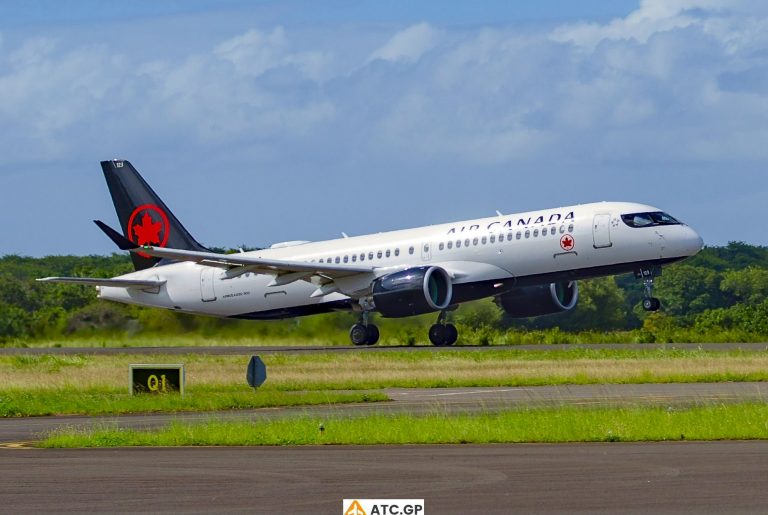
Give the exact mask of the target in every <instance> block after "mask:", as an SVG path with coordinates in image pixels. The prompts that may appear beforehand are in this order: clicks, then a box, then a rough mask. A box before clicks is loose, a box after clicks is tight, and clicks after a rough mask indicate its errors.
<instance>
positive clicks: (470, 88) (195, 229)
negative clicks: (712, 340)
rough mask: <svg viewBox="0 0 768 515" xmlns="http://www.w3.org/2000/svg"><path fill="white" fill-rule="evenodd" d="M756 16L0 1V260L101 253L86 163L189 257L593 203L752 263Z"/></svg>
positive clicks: (94, 178) (767, 38)
mask: <svg viewBox="0 0 768 515" xmlns="http://www.w3.org/2000/svg"><path fill="white" fill-rule="evenodd" d="M767 122H768V5H767V4H765V3H764V2H759V1H755V0H729V1H726V0H644V1H642V2H637V1H602V2H598V1H583V2H571V1H554V0H551V1H537V2H534V1H530V2H508V1H500V0H491V1H487V2H437V1H426V2H410V1H409V2H406V1H399V0H398V1H392V2H374V1H352V0H332V1H327V2H316V1H301V0H295V1H290V0H288V1H281V2H276V1H262V2H246V1H235V0H231V1H226V0H225V1H219V2H213V1H206V0H188V1H180V0H179V1H171V0H168V1H148V0H145V1H134V2H121V3H118V2H97V1H79V2H76V1H28V2H2V3H0V126H1V127H2V128H3V137H2V138H0V195H1V196H0V217H2V219H3V220H6V221H7V222H8V223H6V224H4V228H3V229H2V230H0V255H2V254H10V253H17V254H24V255H46V254H60V253H74V254H89V253H100V254H103V253H109V252H111V251H112V250H113V249H112V247H111V243H110V242H109V241H108V240H107V239H106V238H104V237H103V235H102V234H101V233H100V231H98V229H97V228H96V227H95V226H93V224H92V223H91V220H93V219H94V218H100V219H103V220H105V221H107V222H108V223H112V224H113V225H117V224H116V215H115V214H114V210H113V208H112V205H111V202H110V200H109V194H108V192H107V189H106V185H105V184H104V180H103V177H102V176H101V171H100V168H99V164H98V162H99V161H100V160H102V159H109V158H114V157H120V158H127V159H130V160H131V161H132V162H133V164H134V165H135V166H136V167H137V168H138V169H139V170H140V171H141V172H142V173H143V175H144V176H145V178H146V179H147V180H148V181H149V182H150V184H152V185H153V187H154V188H155V190H156V191H158V193H160V194H161V196H162V197H163V198H164V199H165V200H166V203H167V204H168V205H169V206H170V207H171V208H172V209H173V211H174V212H175V214H176V215H177V216H178V217H179V218H180V219H181V220H182V221H183V222H184V224H185V225H186V226H187V228H188V229H189V230H190V231H191V232H192V233H193V234H194V235H195V236H196V237H197V238H198V239H199V240H201V241H202V242H203V243H205V244H209V245H220V246H236V245H239V244H247V245H266V244H269V243H273V242H277V241H284V240H295V239H309V240H318V239H326V238H333V237H336V236H338V235H339V234H340V232H341V231H345V232H347V233H348V234H363V233H369V232H377V231H383V230H390V229H398V228H407V227H414V226H418V225H426V224H430V223H438V222H449V221H454V220H460V219H467V218H475V217H482V216H488V215H490V214H493V213H494V211H495V210H496V209H498V210H501V211H503V212H514V211H524V210H532V209H543V208H546V207H555V206H560V205H566V204H574V203H584V202H591V201H598V200H631V201H639V202H645V203H649V204H652V205H656V206H659V207H660V208H663V209H665V210H667V211H669V212H671V213H672V214H674V215H675V216H677V217H679V218H681V219H683V220H684V221H686V222H688V223H690V224H691V225H692V226H694V227H695V228H696V229H697V230H698V231H699V232H700V233H701V234H702V235H703V236H704V238H705V241H706V242H707V243H709V244H724V243H726V242H727V241H729V240H743V241H747V242H751V243H757V244H762V245H766V244H768V234H767V233H766V231H764V230H761V224H760V223H759V222H757V221H759V220H762V215H763V209H764V206H765V204H766V200H767V199H768V173H766V171H768V167H766V164H768V145H767V144H766V141H768V123H767Z"/></svg>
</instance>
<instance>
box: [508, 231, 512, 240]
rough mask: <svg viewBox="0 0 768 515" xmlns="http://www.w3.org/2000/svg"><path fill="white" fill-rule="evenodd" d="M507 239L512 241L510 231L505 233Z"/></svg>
mask: <svg viewBox="0 0 768 515" xmlns="http://www.w3.org/2000/svg"><path fill="white" fill-rule="evenodd" d="M507 241H512V233H509V234H507Z"/></svg>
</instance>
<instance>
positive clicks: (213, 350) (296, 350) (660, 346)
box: [0, 343, 768, 356]
mask: <svg viewBox="0 0 768 515" xmlns="http://www.w3.org/2000/svg"><path fill="white" fill-rule="evenodd" d="M600 349H611V350H630V351H654V350H681V351H699V350H704V351H710V352H720V351H721V352H732V351H745V352H768V343H577V344H552V345H548V344H540V345H458V346H455V347H435V346H433V345H418V346H373V347H354V346H351V345H349V346H341V345H334V346H271V345H267V346H248V345H237V346H208V347H206V346H194V347H164V346H157V347H0V356H18V355H28V354H53V355H71V354H82V355H96V356H98V355H115V354H135V355H153V354H162V355H185V354H206V355H211V356H250V355H253V354H270V353H283V354H305V353H313V352H392V351H407V352H413V351H431V352H464V351H474V352H484V351H489V350H497V351H498V350H511V351H545V352H567V351H573V350H600Z"/></svg>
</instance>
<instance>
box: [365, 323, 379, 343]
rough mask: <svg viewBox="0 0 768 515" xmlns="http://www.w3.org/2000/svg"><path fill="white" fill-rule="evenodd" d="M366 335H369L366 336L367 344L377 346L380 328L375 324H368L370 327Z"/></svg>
mask: <svg viewBox="0 0 768 515" xmlns="http://www.w3.org/2000/svg"><path fill="white" fill-rule="evenodd" d="M366 333H367V334H366V339H365V344H366V345H376V342H378V341H379V328H378V327H376V326H375V325H373V324H368V327H367V328H366Z"/></svg>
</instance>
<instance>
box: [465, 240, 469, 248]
mask: <svg viewBox="0 0 768 515" xmlns="http://www.w3.org/2000/svg"><path fill="white" fill-rule="evenodd" d="M464 246H465V247H469V238H467V239H466V240H464Z"/></svg>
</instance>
